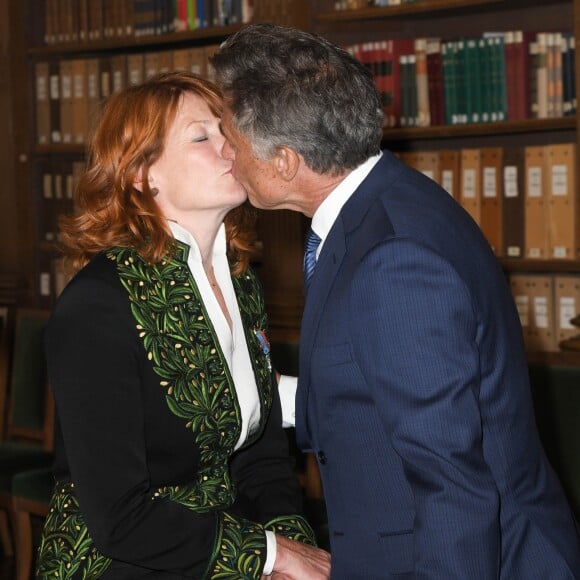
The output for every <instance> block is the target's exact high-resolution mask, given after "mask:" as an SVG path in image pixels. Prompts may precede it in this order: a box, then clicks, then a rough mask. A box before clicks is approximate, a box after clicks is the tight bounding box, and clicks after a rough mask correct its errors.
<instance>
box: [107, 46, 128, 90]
mask: <svg viewBox="0 0 580 580" xmlns="http://www.w3.org/2000/svg"><path fill="white" fill-rule="evenodd" d="M110 58H111V83H112V84H111V90H112V91H113V93H118V92H119V91H121V90H123V89H124V88H125V87H126V86H127V84H128V83H127V56H126V55H125V54H114V55H112V56H111V57H110Z"/></svg>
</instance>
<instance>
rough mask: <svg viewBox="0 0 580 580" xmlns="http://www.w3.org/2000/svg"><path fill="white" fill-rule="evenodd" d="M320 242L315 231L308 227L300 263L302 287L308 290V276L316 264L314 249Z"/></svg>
mask: <svg viewBox="0 0 580 580" xmlns="http://www.w3.org/2000/svg"><path fill="white" fill-rule="evenodd" d="M319 244H320V238H319V237H318V235H317V234H316V232H315V231H314V230H313V229H312V228H310V230H308V235H307V236H306V244H305V249H304V263H303V264H302V271H303V273H304V289H305V290H308V285H309V284H310V278H312V274H313V273H314V267H315V266H316V250H317V249H318V245H319Z"/></svg>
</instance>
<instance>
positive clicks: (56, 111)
mask: <svg viewBox="0 0 580 580" xmlns="http://www.w3.org/2000/svg"><path fill="white" fill-rule="evenodd" d="M49 97H50V142H51V143H61V142H62V133H61V128H60V122H61V121H60V63H59V61H57V60H53V61H50V63H49Z"/></svg>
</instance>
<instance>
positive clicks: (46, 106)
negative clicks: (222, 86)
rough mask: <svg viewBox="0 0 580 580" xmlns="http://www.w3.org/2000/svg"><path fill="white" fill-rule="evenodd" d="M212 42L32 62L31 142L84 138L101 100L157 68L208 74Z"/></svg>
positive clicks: (77, 141) (78, 141)
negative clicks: (33, 130)
mask: <svg viewBox="0 0 580 580" xmlns="http://www.w3.org/2000/svg"><path fill="white" fill-rule="evenodd" d="M217 46H218V45H213V44H212V45H208V46H200V47H193V48H184V49H175V50H170V51H155V52H147V53H131V54H124V53H120V54H114V55H105V56H103V57H101V58H75V59H63V60H53V61H39V62H37V63H36V64H35V79H36V84H35V102H36V141H37V143H38V144H39V145H48V144H51V143H56V144H60V143H64V144H77V145H82V144H85V143H87V141H88V137H89V134H90V130H91V127H92V126H93V124H94V122H95V120H96V118H97V117H98V113H99V110H100V107H101V104H102V102H103V101H104V100H105V99H106V98H107V97H108V96H109V95H110V94H112V93H114V92H117V91H119V90H121V89H123V88H124V87H126V86H128V85H131V84H139V83H141V82H142V81H143V80H144V79H146V78H149V77H150V76H152V75H154V74H156V73H158V72H164V71H168V70H190V71H192V72H195V73H197V74H200V75H202V76H206V77H210V78H211V68H210V67H209V66H208V58H209V56H210V55H211V54H213V52H215V50H216V48H217Z"/></svg>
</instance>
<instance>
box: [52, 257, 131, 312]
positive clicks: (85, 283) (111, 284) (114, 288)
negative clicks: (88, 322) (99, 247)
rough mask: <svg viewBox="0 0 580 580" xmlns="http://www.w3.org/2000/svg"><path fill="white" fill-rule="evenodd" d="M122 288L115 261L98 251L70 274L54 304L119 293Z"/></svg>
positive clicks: (88, 299)
mask: <svg viewBox="0 0 580 580" xmlns="http://www.w3.org/2000/svg"><path fill="white" fill-rule="evenodd" d="M122 291H123V288H122V286H121V283H120V281H119V274H118V272H117V267H116V265H115V262H114V261H113V260H111V259H110V258H109V257H108V256H107V254H105V253H99V254H97V255H96V256H94V257H93V258H92V259H91V260H90V261H89V262H88V263H87V264H86V265H85V266H83V267H82V268H81V269H80V270H79V271H78V272H76V273H75V274H74V276H72V278H71V280H70V281H69V283H68V284H67V285H66V287H65V288H64V290H63V291H62V293H61V295H60V296H59V298H58V300H57V304H56V306H58V305H59V304H60V303H62V302H76V301H92V300H94V299H97V298H99V297H105V296H106V297H107V299H110V298H111V296H113V295H115V294H117V293H119V294H120V293H121V292H122Z"/></svg>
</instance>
